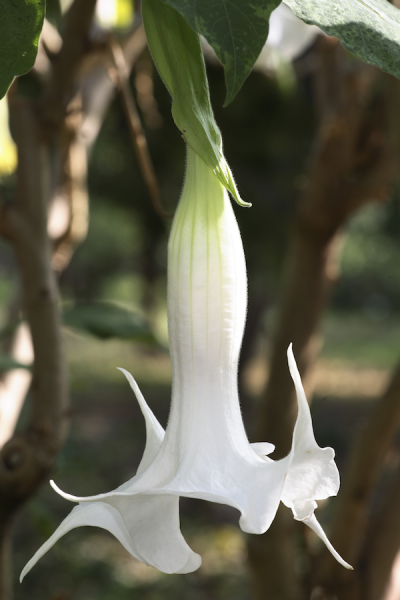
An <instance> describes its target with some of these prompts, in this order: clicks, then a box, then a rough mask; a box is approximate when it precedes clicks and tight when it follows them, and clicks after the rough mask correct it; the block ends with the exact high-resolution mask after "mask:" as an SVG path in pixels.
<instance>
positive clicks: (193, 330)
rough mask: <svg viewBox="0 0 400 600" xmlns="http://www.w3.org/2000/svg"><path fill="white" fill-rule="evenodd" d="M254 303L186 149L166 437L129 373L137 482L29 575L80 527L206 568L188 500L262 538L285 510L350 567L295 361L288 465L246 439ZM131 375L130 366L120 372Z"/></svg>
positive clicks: (203, 173)
mask: <svg viewBox="0 0 400 600" xmlns="http://www.w3.org/2000/svg"><path fill="white" fill-rule="evenodd" d="M246 303H247V281H246V266H245V259H244V253H243V247H242V242H241V238H240V234H239V229H238V227H237V223H236V220H235V216H234V213H233V210H232V206H231V203H230V200H229V198H228V194H227V192H226V190H225V188H224V187H223V186H222V184H221V183H220V181H219V180H218V179H217V177H216V175H215V174H214V173H213V172H212V171H211V169H210V167H209V166H208V165H207V164H206V163H205V162H204V161H203V159H202V158H200V157H199V156H198V155H197V154H196V153H195V152H194V151H193V150H191V148H190V147H189V148H188V162H187V171H186V180H185V185H184V189H183V192H182V197H181V200H180V203H179V207H178V209H177V212H176V216H175V219H174V222H173V226H172V230H171V234H170V240H169V247H168V325H169V338H170V348H171V359H172V404H171V412H170V417H169V422H168V426H167V429H166V432H165V434H164V430H163V429H162V427H161V425H160V424H159V423H158V421H157V419H156V418H155V416H154V415H153V413H152V412H151V410H150V409H149V407H148V406H147V404H146V402H145V400H144V398H143V396H142V394H141V392H140V390H139V388H138V386H137V384H136V382H135V380H134V379H133V377H132V376H131V375H130V374H129V373H127V372H126V371H123V372H124V373H125V375H126V377H127V379H128V381H129V383H130V385H131V387H132V389H133V391H134V393H135V395H136V397H137V399H138V402H139V404H140V407H141V410H142V412H143V415H144V418H145V421H146V434H147V440H146V447H145V451H144V454H143V458H142V461H141V463H140V465H139V468H138V471H137V474H136V475H135V477H133V478H132V479H131V480H130V481H128V482H127V483H125V484H123V485H122V486H120V487H119V488H117V489H116V490H114V491H112V492H109V493H106V494H99V495H97V496H91V497H88V498H80V497H76V496H71V495H69V494H66V493H64V492H62V491H61V490H59V489H58V488H57V487H56V485H55V484H54V483H52V485H53V487H54V489H55V490H56V491H57V492H59V493H60V494H61V495H62V496H63V497H64V498H66V499H67V500H71V501H73V502H78V503H79V504H78V506H76V507H75V508H74V509H73V510H72V512H71V513H70V515H69V516H68V517H67V518H66V519H65V520H64V521H63V522H62V523H61V525H60V526H59V527H58V529H57V530H56V532H55V533H54V534H53V535H52V536H51V537H50V539H49V540H48V541H47V542H46V543H45V544H44V545H43V546H42V547H41V548H40V549H39V550H38V552H37V553H36V554H35V556H34V557H33V558H32V559H31V560H30V561H29V563H28V564H27V565H26V567H25V568H24V570H23V572H22V574H21V578H22V577H24V576H25V574H26V573H27V572H28V571H29V570H30V569H31V568H32V566H33V565H34V564H35V563H36V562H37V561H38V560H39V558H40V557H41V556H43V554H44V553H45V552H47V550H49V548H51V547H52V546H53V544H54V543H55V542H56V541H57V540H58V539H59V538H60V537H61V536H63V535H64V534H65V533H66V532H67V531H70V530H71V529H73V528H75V527H79V526H82V525H92V526H96V527H102V528H103V529H107V530H108V531H110V532H111V533H112V534H113V535H114V536H115V537H116V538H117V539H118V540H119V541H120V542H121V543H122V545H123V546H124V547H125V548H126V549H127V550H128V552H130V553H131V554H132V556H135V557H136V558H137V559H139V560H141V561H142V562H144V563H146V564H148V565H151V566H154V567H156V568H157V569H159V570H160V571H164V572H166V573H188V572H191V571H194V570H196V569H197V568H198V567H199V566H200V564H201V558H200V556H199V555H198V554H195V553H194V552H192V550H191V549H190V548H189V546H188V545H187V544H186V542H185V540H184V538H183V536H182V534H181V532H180V526H179V506H178V502H179V496H186V497H190V498H200V499H203V500H210V501H211V502H218V503H222V504H228V505H230V506H233V507H235V508H237V509H238V510H239V511H240V513H241V517H240V526H241V528H242V529H243V531H246V532H248V533H263V532H265V531H266V530H267V529H268V528H269V526H270V524H271V522H272V520H273V519H274V517H275V514H276V511H277V509H278V505H279V502H280V501H281V500H282V502H283V503H284V504H285V505H286V506H288V507H290V508H291V509H292V511H293V514H294V517H295V519H298V520H301V521H303V522H304V523H306V524H307V525H309V526H310V527H311V528H312V529H313V530H314V531H315V532H316V533H317V534H318V535H319V536H320V537H321V538H322V539H323V541H324V542H325V544H326V545H327V546H328V548H329V550H330V551H331V552H332V553H333V555H334V556H335V557H336V558H337V560H338V561H339V562H340V563H341V564H343V565H344V566H345V567H347V568H351V567H350V566H349V565H348V564H347V563H345V562H344V561H343V560H342V559H341V558H340V556H339V555H338V554H337V553H336V552H335V550H334V549H333V548H332V546H331V545H330V543H329V541H328V540H327V538H326V536H325V534H324V532H323V530H322V529H321V527H320V525H319V524H318V522H317V520H316V518H315V516H314V509H315V508H316V506H317V504H316V502H315V501H316V500H321V499H323V498H327V497H328V496H331V495H334V494H336V493H337V491H338V488H339V474H338V471H337V468H336V465H335V463H334V460H333V456H334V452H333V450H332V449H331V448H319V446H318V445H317V443H316V441H315V438H314V434H313V430H312V423H311V416H310V411H309V407H308V404H307V400H306V397H305V394H304V390H303V387H302V384H301V380H300V376H299V373H298V370H297V367H296V363H295V360H294V357H293V353H292V349H291V347H289V350H288V360H289V368H290V372H291V375H292V377H293V380H294V383H295V386H296V392H297V401H298V416H297V421H296V425H295V429H294V433H293V443H292V448H291V451H290V453H289V454H288V456H286V457H285V458H283V459H282V460H279V461H273V460H271V459H270V458H269V457H268V454H270V453H271V452H272V451H273V449H274V446H273V445H272V444H269V443H257V444H250V443H249V442H248V439H247V436H246V433H245V430H244V426H243V421H242V417H241V412H240V406H239V399H238V390H237V368H238V359H239V351H240V346H241V341H242V337H243V331H244V323H245V316H246ZM121 370H122V369H121Z"/></svg>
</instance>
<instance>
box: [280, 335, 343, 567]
mask: <svg viewBox="0 0 400 600" xmlns="http://www.w3.org/2000/svg"><path fill="white" fill-rule="evenodd" d="M288 363H289V370H290V374H291V376H292V379H293V381H294V385H295V388H296V395H297V402H298V411H299V412H298V415H297V421H296V425H295V428H294V432H293V444H292V451H293V460H292V464H291V466H290V469H289V471H288V474H287V476H286V480H285V485H284V487H283V492H282V497H281V500H282V502H283V503H284V504H285V505H286V506H288V507H289V508H291V509H292V511H293V516H294V518H295V519H296V520H297V521H302V522H303V523H305V524H306V525H308V527H310V528H311V529H312V530H313V531H314V532H315V533H316V534H317V535H318V536H319V537H320V538H321V540H322V541H323V542H324V544H325V545H326V547H327V548H328V550H329V551H330V552H331V553H332V555H333V556H334V557H335V558H336V560H337V561H338V562H339V563H340V564H341V565H343V566H344V567H346V569H352V567H351V566H350V565H349V564H348V563H346V562H345V561H344V560H343V559H342V558H341V556H340V555H339V554H338V553H337V552H336V550H335V549H334V548H333V546H332V544H331V543H330V541H329V540H328V538H327V537H326V535H325V532H324V530H323V529H322V527H321V525H320V524H319V523H318V521H317V519H316V517H315V515H314V510H315V509H316V508H317V506H318V505H317V503H316V502H315V500H322V499H325V498H328V497H329V496H335V495H336V494H337V492H338V489H339V471H338V469H337V467H336V464H335V461H334V460H333V458H334V456H335V453H334V451H333V449H332V448H320V447H319V446H318V444H317V442H316V441H315V437H314V432H313V428H312V420H311V413H310V407H309V406H308V402H307V398H306V395H305V393H304V388H303V385H302V383H301V378H300V373H299V371H298V369H297V365H296V361H295V359H294V356H293V350H292V344H290V346H289V348H288Z"/></svg>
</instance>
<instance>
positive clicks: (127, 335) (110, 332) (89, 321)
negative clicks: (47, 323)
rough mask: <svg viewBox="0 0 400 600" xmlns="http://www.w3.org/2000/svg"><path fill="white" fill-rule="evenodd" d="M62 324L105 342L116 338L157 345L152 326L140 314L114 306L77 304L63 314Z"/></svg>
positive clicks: (107, 303) (96, 303) (107, 304)
mask: <svg viewBox="0 0 400 600" xmlns="http://www.w3.org/2000/svg"><path fill="white" fill-rule="evenodd" d="M63 321H64V324H65V325H67V326H69V327H73V328H74V329H79V330H81V331H86V332H88V333H91V334H92V335H94V336H96V337H98V338H100V339H104V340H105V339H109V338H113V337H115V338H119V339H124V340H134V341H137V342H146V343H150V344H155V343H156V341H155V338H154V335H153V333H152V331H151V329H150V327H149V324H148V323H147V321H146V320H145V319H144V318H143V317H142V316H141V315H140V314H139V313H137V312H133V311H131V310H128V309H126V308H123V307H122V306H119V305H118V304H113V303H111V302H94V303H91V304H77V305H76V306H73V307H72V308H69V309H67V310H65V311H64V312H63Z"/></svg>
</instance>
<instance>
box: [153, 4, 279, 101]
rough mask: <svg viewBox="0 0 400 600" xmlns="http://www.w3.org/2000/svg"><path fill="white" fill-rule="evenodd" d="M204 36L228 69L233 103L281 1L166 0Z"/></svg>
mask: <svg viewBox="0 0 400 600" xmlns="http://www.w3.org/2000/svg"><path fill="white" fill-rule="evenodd" d="M164 2H166V4H168V5H169V6H172V7H173V8H175V9H176V10H177V11H179V12H180V14H181V15H182V16H183V17H184V18H185V19H186V21H187V22H188V23H189V25H190V26H191V27H192V28H193V29H194V30H195V31H197V33H199V34H201V35H203V36H204V37H205V38H206V40H207V41H208V43H209V44H210V45H211V46H212V47H213V48H214V51H215V53H216V55H217V56H218V58H219V60H220V61H221V63H222V65H223V66H224V69H225V81H226V88H227V95H226V99H225V106H226V105H227V104H229V103H230V102H232V100H233V99H234V97H235V96H236V94H237V93H238V91H239V90H240V88H241V87H242V85H243V83H244V81H245V79H246V78H247V77H248V75H249V74H250V71H251V70H252V68H253V66H254V63H255V62H256V60H257V58H258V56H259V54H260V52H261V50H262V48H263V46H264V44H265V42H266V40H267V37H268V28H269V17H270V15H271V12H272V11H273V10H274V9H275V8H276V7H277V6H278V4H280V0H217V1H216V0H201V2H199V1H198V0H164Z"/></svg>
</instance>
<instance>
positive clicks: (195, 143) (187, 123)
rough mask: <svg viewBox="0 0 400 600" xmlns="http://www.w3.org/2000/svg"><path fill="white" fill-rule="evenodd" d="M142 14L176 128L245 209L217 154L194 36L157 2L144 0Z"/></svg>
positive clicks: (202, 66)
mask: <svg viewBox="0 0 400 600" xmlns="http://www.w3.org/2000/svg"><path fill="white" fill-rule="evenodd" d="M142 14H143V22H144V26H145V30H146V35H147V41H148V44H149V48H150V52H151V54H152V56H153V59H154V62H155V63H156V66H157V68H158V70H159V73H160V75H161V77H162V79H163V80H164V83H165V85H166V86H167V88H168V91H169V92H170V94H171V96H172V116H173V119H174V121H175V124H176V126H177V127H178V129H179V130H180V131H181V132H182V135H183V138H184V139H185V141H186V142H187V144H188V145H189V146H190V147H191V148H193V150H194V151H195V152H196V153H197V154H198V155H199V156H201V158H202V159H203V160H204V162H206V163H207V164H208V165H209V167H210V168H211V169H212V171H213V172H214V173H215V175H216V176H217V177H218V179H219V180H220V182H221V183H222V185H223V186H224V187H225V188H226V189H227V190H228V191H229V192H230V193H231V194H232V196H233V198H234V199H235V200H236V202H237V203H238V204H240V205H241V206H251V204H249V203H248V202H244V201H243V200H242V199H241V198H240V195H239V192H238V190H237V188H236V185H235V182H234V180H233V176H232V173H231V170H230V168H229V165H228V163H227V162H226V160H225V157H224V155H223V153H222V137H221V132H220V131H219V129H218V126H217V124H216V122H215V119H214V115H213V112H212V108H211V102H210V94H209V89H208V83H207V76H206V69H205V64H204V58H203V52H202V49H201V45H200V39H199V36H198V35H197V34H196V33H195V32H194V31H193V29H191V27H190V26H189V25H188V24H187V23H186V21H185V20H184V18H183V17H182V16H181V15H180V14H179V13H178V12H177V11H176V10H174V9H173V8H170V7H169V6H167V5H166V4H164V2H162V0H144V1H143V6H142Z"/></svg>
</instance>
